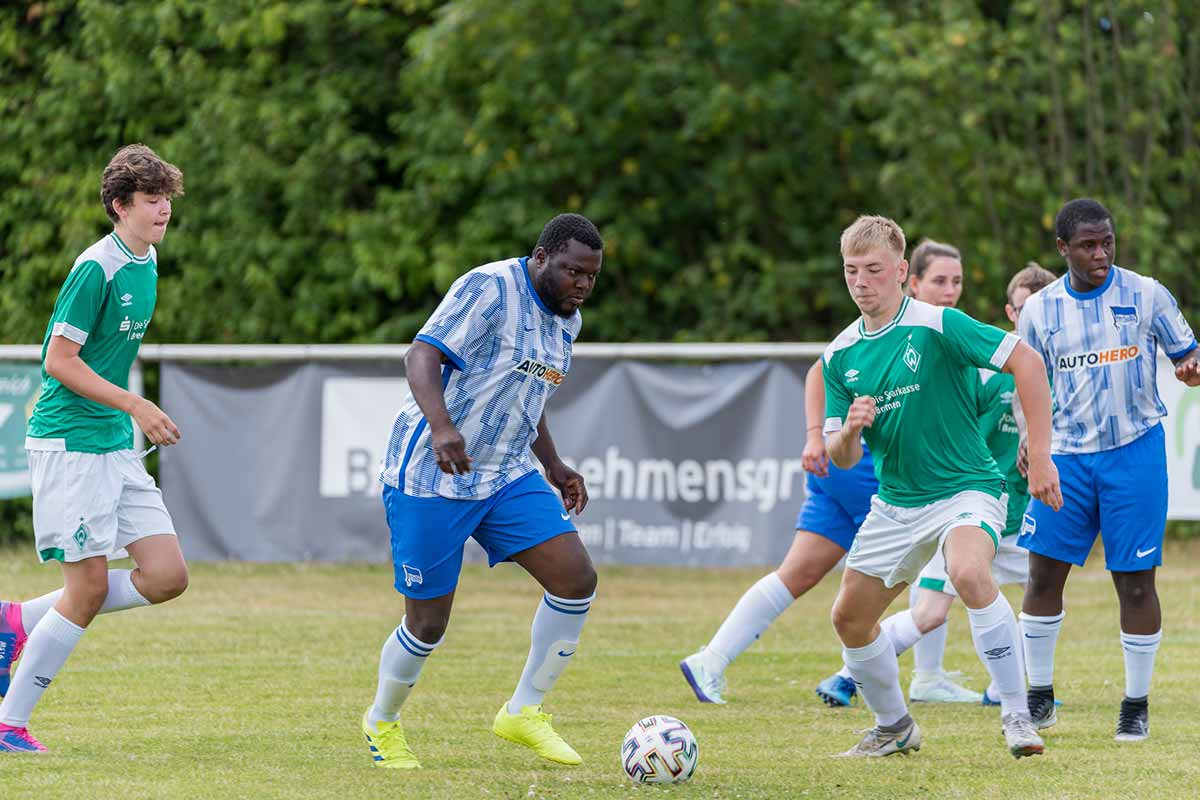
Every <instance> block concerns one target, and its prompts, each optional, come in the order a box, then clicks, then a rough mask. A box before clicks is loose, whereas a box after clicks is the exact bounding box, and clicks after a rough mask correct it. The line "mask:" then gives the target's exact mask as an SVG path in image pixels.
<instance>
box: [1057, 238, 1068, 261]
mask: <svg viewBox="0 0 1200 800" xmlns="http://www.w3.org/2000/svg"><path fill="white" fill-rule="evenodd" d="M1054 246H1055V247H1057V248H1058V254H1059V255H1060V256H1062V257H1063V258H1066V257H1067V250H1068V249H1069V247H1068V245H1067V243H1066V242H1064V241H1063V240H1062V239H1055V240H1054Z"/></svg>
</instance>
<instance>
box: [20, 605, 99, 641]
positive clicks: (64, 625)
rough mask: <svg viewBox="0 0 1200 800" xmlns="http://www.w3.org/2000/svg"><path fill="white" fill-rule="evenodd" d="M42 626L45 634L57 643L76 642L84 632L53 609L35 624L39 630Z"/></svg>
mask: <svg viewBox="0 0 1200 800" xmlns="http://www.w3.org/2000/svg"><path fill="white" fill-rule="evenodd" d="M47 623H49V624H47ZM43 625H45V626H46V632H47V633H49V634H51V635H52V636H53V637H54V638H55V639H56V640H57V641H60V642H64V643H67V644H70V643H72V642H75V641H77V640H78V639H79V637H80V636H83V632H84V630H86V629H85V628H81V627H79V626H78V625H76V624H75V623H74V622H71V620H69V619H67V618H66V617H64V616H63V615H62V614H60V613H58V609H57V608H53V607H51V608H50V610H49V611H47V612H46V615H45V616H44V617H42V621H41V622H39V623H38V624H37V627H38V628H40V627H42V626H43ZM32 633H33V631H30V634H32Z"/></svg>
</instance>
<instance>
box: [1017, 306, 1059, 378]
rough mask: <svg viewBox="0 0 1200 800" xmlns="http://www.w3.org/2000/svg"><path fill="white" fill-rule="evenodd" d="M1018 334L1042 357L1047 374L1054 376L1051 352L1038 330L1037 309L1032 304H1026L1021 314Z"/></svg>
mask: <svg viewBox="0 0 1200 800" xmlns="http://www.w3.org/2000/svg"><path fill="white" fill-rule="evenodd" d="M1017 334H1018V335H1019V336H1020V337H1021V341H1023V342H1024V343H1025V344H1027V345H1029V346H1030V347H1032V348H1033V352H1035V353H1037V354H1038V355H1039V356H1041V357H1042V363H1044V364H1045V365H1046V374H1048V375H1050V374H1053V370H1052V369H1051V363H1050V352H1049V351H1048V350H1047V349H1046V343H1045V342H1044V341H1043V339H1042V335H1041V332H1040V330H1039V328H1038V315H1037V309H1036V308H1034V307H1032V304H1031V303H1026V304H1025V310H1024V311H1022V312H1021V318H1020V319H1019V320H1018V321H1017Z"/></svg>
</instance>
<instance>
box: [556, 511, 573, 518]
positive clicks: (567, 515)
mask: <svg viewBox="0 0 1200 800" xmlns="http://www.w3.org/2000/svg"><path fill="white" fill-rule="evenodd" d="M559 516H560V517H562V518H563V519H564V520H567V519H570V518H571V514H570V512H568V513H566V514H560V515H559Z"/></svg>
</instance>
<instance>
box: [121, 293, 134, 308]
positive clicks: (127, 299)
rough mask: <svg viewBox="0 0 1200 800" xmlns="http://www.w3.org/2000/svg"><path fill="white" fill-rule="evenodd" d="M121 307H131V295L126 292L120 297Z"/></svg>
mask: <svg viewBox="0 0 1200 800" xmlns="http://www.w3.org/2000/svg"><path fill="white" fill-rule="evenodd" d="M121 305H123V306H131V305H133V295H131V294H129V292H126V293H125V294H123V295H121Z"/></svg>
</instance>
